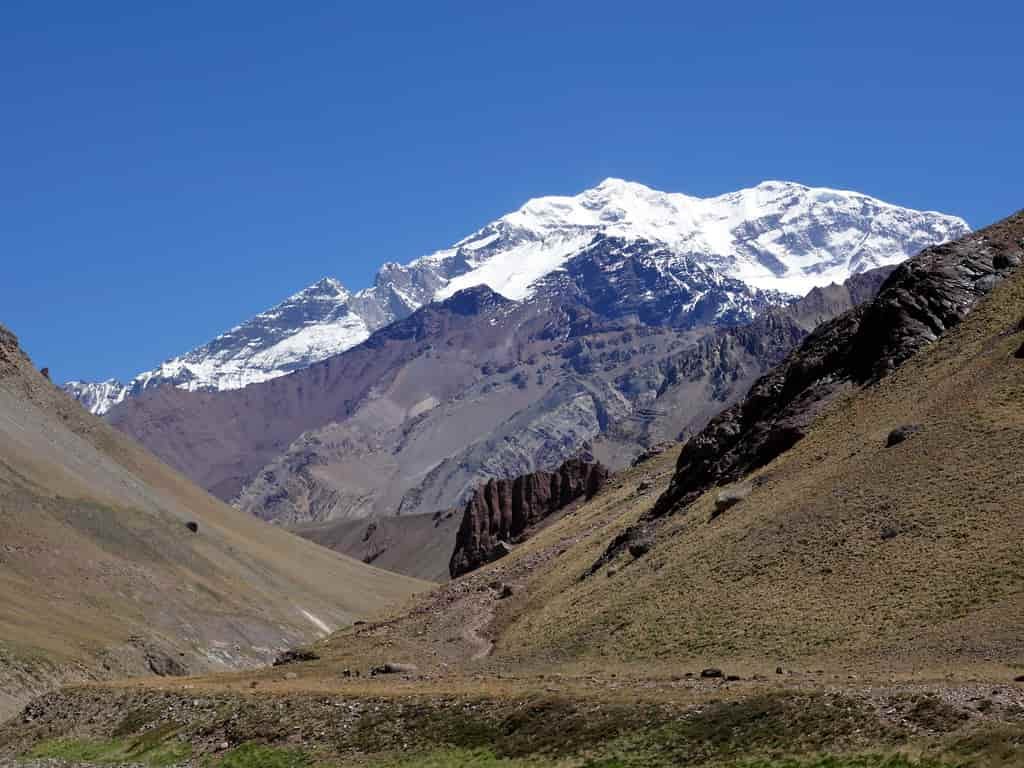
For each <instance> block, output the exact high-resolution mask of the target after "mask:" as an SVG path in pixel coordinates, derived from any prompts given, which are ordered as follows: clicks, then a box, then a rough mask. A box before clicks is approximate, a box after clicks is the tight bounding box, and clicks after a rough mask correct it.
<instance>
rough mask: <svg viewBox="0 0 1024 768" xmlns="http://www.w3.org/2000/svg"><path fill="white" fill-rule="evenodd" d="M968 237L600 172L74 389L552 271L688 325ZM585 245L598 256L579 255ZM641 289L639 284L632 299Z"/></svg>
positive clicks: (334, 340)
mask: <svg viewBox="0 0 1024 768" xmlns="http://www.w3.org/2000/svg"><path fill="white" fill-rule="evenodd" d="M968 231H969V229H968V226H967V224H966V223H965V222H964V221H963V220H962V219H959V218H957V217H954V216H948V215H945V214H941V213H935V212H920V211H914V210H910V209H907V208H901V207H898V206H894V205H890V204H888V203H884V202H882V201H880V200H877V199H875V198H872V197H868V196H866V195H863V194H859V193H856V192H845V191H837V190H831V189H824V188H812V187H807V186H804V185H801V184H795V183H791V182H779V181H768V182H764V183H762V184H759V185H758V186H756V187H753V188H750V189H744V190H740V191H738V192H732V193H728V194H725V195H720V196H718V197H711V198H698V197H691V196H688V195H683V194H677V193H666V192H660V191H657V190H653V189H651V188H649V187H646V186H644V185H642V184H637V183H633V182H627V181H622V180H619V179H606V180H605V181H604V182H602V183H601V184H600V185H598V186H597V187H595V188H593V189H590V190H587V191H585V192H583V193H581V194H579V195H576V196H572V197H560V196H553V197H541V198H536V199H533V200H530V201H529V202H527V203H526V204H525V205H524V206H523V207H522V208H520V209H519V210H517V211H515V212H513V213H510V214H507V215H505V216H503V217H501V218H500V219H498V220H496V221H494V222H492V223H490V224H488V225H487V226H485V227H483V228H482V229H480V230H478V231H477V232H475V233H473V234H472V235H470V236H469V237H466V238H465V239H463V240H461V241H459V242H458V243H456V244H455V245H453V246H452V247H450V248H447V249H444V250H441V251H437V252H436V253H433V254H431V255H428V256H424V257H422V258H419V259H417V260H415V261H413V262H411V263H409V264H408V265H405V266H402V265H399V264H394V263H388V264H385V265H384V266H383V267H382V268H381V269H380V271H379V272H378V274H377V277H376V279H375V282H374V285H373V286H372V287H370V288H367V289H364V290H361V291H359V292H357V293H350V292H349V291H348V290H347V289H346V288H344V286H342V285H341V284H340V283H339V282H338V281H336V280H334V279H331V278H325V279H323V280H321V281H320V282H318V283H315V284H314V285H312V286H310V287H308V288H306V289H304V290H302V291H300V292H298V293H296V294H295V295H293V296H291V297H289V298H288V299H286V300H285V301H284V302H282V303H281V304H279V305H278V306H276V307H274V308H272V309H270V310H267V311H266V312H263V313H261V314H259V315H257V316H256V317H254V318H252V319H251V320H248V321H246V322H244V323H242V324H240V325H238V326H236V327H235V328H233V329H231V330H230V331H228V332H227V333H224V334H222V335H220V336H218V337H217V338H216V339H214V340H213V341H211V342H209V343H208V344H205V345H203V346H201V347H199V348H197V349H195V350H192V351H191V352H188V353H187V354H185V355H182V356H179V357H175V358H172V359H170V360H167V361H166V362H164V363H162V364H161V365H160V366H158V367H157V368H155V369H153V370H151V371H147V372H145V373H142V374H140V375H139V376H137V377H136V378H135V379H133V380H132V381H131V382H130V383H128V384H127V385H122V384H120V383H119V382H116V381H113V380H111V381H106V382H102V383H96V384H93V383H88V382H79V381H75V382H70V383H69V384H67V385H66V387H65V388H66V390H67V391H68V392H69V393H70V394H71V395H72V396H74V397H75V398H76V399H78V400H79V401H80V402H82V404H83V405H84V406H85V407H87V408H88V409H89V410H91V411H92V412H94V413H105V412H106V411H108V410H109V409H110V408H111V407H113V406H114V405H116V404H117V403H119V402H121V401H122V400H124V398H125V397H127V396H133V395H137V394H139V393H140V392H142V391H144V390H147V389H152V388H154V387H156V386H160V385H163V384H172V385H174V386H177V387H179V388H182V389H187V390H211V391H222V390H230V389H239V388H242V387H245V386H247V385H249V384H253V383H257V382H261V381H267V380H269V379H273V378H276V377H279V376H283V375H285V374H288V373H291V372H292V371H295V370H299V369H301V368H305V367H307V366H309V365H311V364H313V363H316V362H319V361H322V360H325V359H327V358H330V357H332V356H334V355H337V354H339V353H341V352H343V351H345V350H347V349H350V348H352V347H354V346H356V345H358V344H360V343H361V342H363V341H364V340H366V339H367V338H368V337H369V336H370V334H371V333H373V332H374V331H375V330H378V329H380V328H382V327H384V326H386V325H389V324H390V323H393V322H395V321H396V320H400V319H403V318H405V317H408V316H409V315H410V314H412V312H414V311H415V310H416V309H418V308H420V307H422V306H423V305H425V304H428V303H430V302H431V301H435V300H439V299H445V298H447V297H450V296H452V295H454V294H455V293H457V292H458V291H460V290H462V289H465V288H469V287H473V286H476V285H487V286H488V287H490V288H491V289H492V290H494V291H495V292H497V293H499V294H501V295H502V296H505V297H506V298H509V299H512V300H514V301H519V300H523V299H525V298H527V297H530V296H532V295H534V294H535V292H536V291H537V290H538V288H539V287H540V286H541V285H542V284H544V283H545V282H547V283H550V282H551V281H552V280H558V281H565V280H569V281H576V282H577V283H578V282H580V281H583V280H590V279H599V280H600V281H603V283H604V287H605V290H603V292H596V291H595V290H592V289H591V288H588V293H589V294H590V295H591V301H596V302H599V303H602V304H604V305H608V306H611V305H617V306H618V311H619V312H621V313H626V312H628V311H629V309H630V307H631V306H633V305H635V304H637V303H644V304H645V305H646V306H647V307H649V308H651V307H654V309H653V310H652V311H658V312H661V311H663V309H662V308H658V307H657V305H656V304H652V303H651V302H650V301H649V299H650V298H651V296H652V295H653V294H655V293H657V292H659V291H663V290H665V289H666V288H668V289H670V291H669V292H670V293H672V294H673V295H674V296H675V297H676V298H675V299H673V302H674V305H673V307H671V310H672V311H673V312H675V313H676V314H677V315H680V314H682V315H686V317H687V318H688V320H687V321H686V322H689V323H691V324H692V323H696V322H702V323H705V322H714V323H719V324H730V323H734V322H742V321H745V320H749V319H751V318H752V317H753V316H754V315H756V314H757V313H758V312H759V311H761V310H763V308H765V307H767V306H771V305H773V304H779V303H782V302H784V301H786V300H787V299H788V298H790V297H795V296H798V295H803V294H804V293H806V292H807V291H809V290H810V289H811V288H813V287H815V286H824V285H828V284H830V283H832V282H836V283H842V282H843V281H844V280H845V279H846V278H848V277H849V276H850V275H853V274H858V273H860V272H863V271H865V270H868V269H871V268H873V267H878V266H884V265H889V264H895V263H898V262H901V261H903V260H904V259H906V258H908V257H909V256H911V255H913V254H914V253H916V252H917V251H919V250H921V249H922V248H924V247H926V246H928V245H932V244H935V243H941V242H945V241H948V240H951V239H954V238H957V237H960V236H962V235H963V234H965V233H966V232H968ZM587 253H589V254H592V256H593V258H580V257H581V256H583V255H585V254H587ZM623 255H629V256H632V257H634V258H632V259H629V260H628V261H629V263H630V265H631V266H630V270H629V272H630V274H629V275H622V274H619V265H620V264H621V263H625V262H626V261H627V260H625V259H622V258H621V256H623ZM636 265H639V268H637V267H636ZM638 276H639V278H641V279H633V278H637V277H638ZM623 278H629V279H623ZM634 287H639V288H641V289H642V291H643V292H644V294H643V295H630V294H629V293H628V291H629V290H630V289H631V288H634ZM684 298H685V300H683V299H684ZM680 302H682V303H680ZM686 322H683V321H682V320H681V319H680V322H678V323H676V322H674V323H673V324H683V325H685V324H686Z"/></svg>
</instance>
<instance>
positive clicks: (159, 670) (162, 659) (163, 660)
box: [146, 652, 188, 677]
mask: <svg viewBox="0 0 1024 768" xmlns="http://www.w3.org/2000/svg"><path fill="white" fill-rule="evenodd" d="M146 666H147V667H149V671H150V672H152V673H153V674H154V675H156V676H157V677H184V676H185V675H187V674H188V670H187V669H185V666H184V665H183V664H182V663H181V662H179V661H178V660H177V659H172V658H171V657H170V656H165V655H164V654H162V653H152V652H148V653H146Z"/></svg>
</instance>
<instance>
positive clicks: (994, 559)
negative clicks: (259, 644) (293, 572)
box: [328, 213, 1024, 692]
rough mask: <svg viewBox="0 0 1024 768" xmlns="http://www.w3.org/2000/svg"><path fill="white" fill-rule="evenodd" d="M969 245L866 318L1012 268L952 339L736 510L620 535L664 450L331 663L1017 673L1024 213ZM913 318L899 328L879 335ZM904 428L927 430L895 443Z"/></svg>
mask: <svg viewBox="0 0 1024 768" xmlns="http://www.w3.org/2000/svg"><path fill="white" fill-rule="evenodd" d="M952 254H954V255H951V252H950V251H948V250H944V249H933V250H931V251H926V252H925V253H923V254H922V255H921V256H919V257H917V258H916V259H915V260H914V262H913V263H912V264H911V265H909V266H908V268H907V272H910V273H914V274H916V275H917V278H916V279H914V280H912V281H907V280H906V278H905V276H904V275H905V274H906V273H904V275H901V274H900V273H899V272H898V273H896V274H895V275H893V277H892V278H891V279H890V282H889V286H890V289H889V290H888V291H883V292H882V294H880V296H879V297H878V298H877V299H875V300H874V301H873V302H871V303H870V304H869V305H867V306H866V307H865V308H863V309H861V310H854V311H853V312H852V313H851V314H854V315H858V316H868V315H872V314H874V313H876V312H881V313H883V316H888V317H890V318H891V317H892V316H891V315H888V314H887V310H886V307H887V306H891V302H892V300H893V295H894V293H898V294H899V295H901V296H902V297H903V298H904V299H910V300H911V301H910V302H902V306H904V307H906V306H918V307H920V306H924V305H925V304H926V303H927V298H928V297H929V296H931V295H933V293H932V291H933V289H934V287H935V285H936V282H935V280H937V281H938V283H940V284H943V283H946V279H947V278H948V277H949V276H950V275H951V274H956V273H958V272H960V270H958V269H956V268H953V269H952V270H951V269H950V265H951V261H952V260H955V261H956V263H959V264H972V265H974V267H977V266H978V265H980V264H983V263H985V262H986V261H987V262H988V263H990V264H992V263H997V264H1004V265H1005V268H1003V269H1001V270H998V271H992V270H990V272H989V274H990V275H992V276H993V279H992V280H988V281H986V283H987V288H984V289H983V295H980V296H977V297H976V300H974V301H971V302H969V303H967V304H965V305H961V307H962V309H963V312H962V313H961V314H960V316H959V318H958V320H957V322H951V323H949V324H947V327H946V330H945V331H944V332H942V333H941V334H940V335H939V337H938V339H937V340H934V341H931V342H930V343H926V344H925V345H924V346H922V345H921V344H919V343H918V339H915V338H907V339H906V344H904V343H903V342H901V343H899V344H898V345H897V347H895V348H894V347H891V346H889V345H888V344H885V343H882V344H878V343H876V344H875V346H874V350H875V353H874V356H873V358H872V359H871V360H870V362H872V363H874V364H876V365H877V364H880V363H884V361H886V360H895V361H897V368H896V369H895V371H890V372H888V373H883V375H882V378H880V379H879V380H877V381H875V380H873V379H870V380H868V381H867V383H865V384H851V385H849V386H847V387H846V388H845V389H844V390H843V391H842V392H840V393H838V394H837V395H836V396H835V397H833V398H832V399H831V401H830V402H828V403H827V404H826V405H825V406H824V407H823V408H822V407H818V406H815V409H814V411H813V413H814V414H816V415H814V416H813V417H812V418H809V419H808V420H807V422H806V424H805V426H804V430H805V435H804V437H803V438H802V439H801V440H799V441H798V442H796V443H795V445H793V446H792V447H791V448H789V450H785V451H782V452H781V453H778V454H777V455H776V456H775V457H774V458H772V459H771V460H769V461H768V462H767V463H765V464H764V465H763V466H761V467H758V468H756V469H754V470H753V472H752V473H750V474H744V473H741V474H739V475H737V476H734V477H731V478H730V480H733V481H735V480H743V481H745V485H746V486H747V487H746V489H745V491H744V492H743V493H739V494H736V495H734V496H733V497H732V498H733V501H732V503H731V504H724V505H723V504H720V503H719V489H715V488H707V489H706V490H704V491H703V492H700V490H699V489H698V492H697V494H696V495H694V496H692V497H687V498H685V499H683V500H682V501H681V502H680V506H677V507H674V508H673V509H674V511H673V513H672V514H662V515H660V516H658V517H657V519H656V521H654V524H651V525H648V526H647V527H646V528H645V529H644V533H645V538H643V539H639V538H631V539H630V540H631V541H632V542H633V543H634V544H636V545H637V546H634V547H631V548H630V549H629V550H628V551H627V550H626V549H624V548H621V549H620V548H618V547H616V546H615V542H616V541H618V540H620V539H621V537H622V535H623V534H624V533H626V532H628V531H630V530H635V528H636V524H637V522H638V521H645V520H646V521H647V522H648V523H650V522H652V521H651V517H650V514H649V513H650V511H651V509H652V507H653V506H654V503H655V501H656V499H657V497H658V493H659V490H660V489H663V488H665V485H666V484H667V483H668V482H669V481H670V480H673V476H674V475H676V470H675V468H674V467H673V465H672V458H673V457H672V456H670V455H668V454H665V455H662V456H659V457H656V458H654V459H652V460H651V461H650V462H647V463H644V464H641V465H639V466H637V467H635V468H633V469H631V470H629V471H628V472H626V473H623V474H620V475H619V476H617V477H614V478H612V481H611V483H610V484H609V485H608V486H607V487H606V489H605V490H604V491H603V492H602V493H601V494H599V495H598V496H597V497H595V498H594V499H593V500H592V501H590V502H588V503H586V504H583V505H582V506H580V507H579V508H578V509H576V510H574V512H573V514H572V515H571V516H569V517H566V518H563V519H561V520H558V521H556V522H554V523H553V524H551V525H550V526H547V527H545V528H543V529H542V530H540V531H538V532H537V533H536V534H535V535H534V536H533V537H531V538H530V539H528V540H526V541H525V542H523V543H522V544H521V545H520V546H518V547H516V548H515V549H514V550H513V551H512V552H511V553H510V554H508V555H507V556H505V557H504V558H502V559H501V560H499V561H497V562H495V563H492V564H490V565H487V566H485V567H483V568H481V569H480V570H479V571H477V572H474V573H471V574H468V575H467V576H465V577H462V578H460V579H456V580H455V581H453V582H451V583H450V584H448V585H445V586H443V587H439V588H437V589H435V590H434V591H433V592H431V593H430V594H429V595H426V596H424V597H423V598H422V599H421V600H419V601H418V602H417V604H416V606H415V607H414V608H413V609H412V610H409V611H406V612H402V613H400V614H397V615H396V616H395V617H393V619H392V620H391V621H389V622H387V623H386V624H380V625H375V626H371V627H366V628H356V629H354V630H350V631H343V632H341V633H339V634H338V635H336V636H335V637H333V638H332V639H331V640H330V641H329V644H328V647H329V649H330V654H331V656H330V658H331V663H332V664H333V663H337V664H339V665H346V666H347V665H358V664H360V663H365V661H366V660H367V659H372V658H374V657H375V655H376V656H379V654H380V650H379V645H378V644H379V643H380V642H381V640H382V639H383V638H386V639H387V641H388V642H389V646H388V649H389V651H388V652H389V654H390V655H391V657H392V658H397V659H398V660H401V661H411V662H413V663H416V664H419V665H421V669H422V670H424V671H425V672H426V673H428V674H429V673H430V672H432V671H433V670H435V669H444V666H443V665H444V664H452V665H459V669H460V670H461V671H462V672H463V673H465V674H466V675H470V676H472V675H478V674H481V673H492V674H504V673H513V674H518V675H522V676H529V674H531V673H545V674H546V673H548V672H553V673H557V674H553V675H551V676H552V677H559V676H561V675H578V676H579V679H580V680H589V679H591V678H592V676H599V675H607V674H608V672H609V670H611V671H614V672H618V673H619V675H620V676H622V675H623V673H625V674H626V675H627V676H628V675H639V676H640V677H641V678H642V679H643V680H647V679H649V678H655V679H659V678H660V679H666V678H670V679H672V680H680V679H681V678H680V674H681V672H682V671H684V670H693V669H695V668H696V669H701V668H704V667H710V666H720V667H722V668H726V669H729V670H734V671H736V672H737V673H739V674H741V675H743V676H744V677H747V676H749V675H751V674H752V673H754V672H760V673H761V674H763V673H764V672H766V671H770V670H772V669H774V668H776V667H777V666H780V667H783V668H784V669H786V670H801V671H803V670H819V671H818V672H813V671H812V672H801V674H803V675H806V676H809V677H811V678H812V679H815V680H817V681H818V683H819V684H826V683H828V684H834V681H835V680H837V679H838V680H847V679H848V678H849V677H850V676H854V678H855V680H860V679H861V678H862V677H866V678H869V679H875V680H880V679H881V680H894V679H896V678H897V676H898V677H899V678H901V679H902V678H904V677H910V678H924V679H929V680H942V679H949V678H952V679H954V680H970V679H989V680H992V679H996V680H1003V681H1009V680H1011V679H1013V677H1015V676H1017V675H1019V663H1020V658H1021V653H1024V644H1022V640H1021V638H1022V637H1024V599H1022V598H1024V563H1022V559H1021V550H1020V546H1019V536H1018V532H1019V530H1020V528H1021V525H1024V502H1022V498H1024V475H1022V474H1021V472H1020V471H1019V467H1020V466H1021V463H1022V461H1024V412H1022V410H1021V407H1020V404H1021V398H1022V396H1024V357H1022V356H1021V355H1020V354H1019V352H1018V350H1020V349H1021V348H1022V346H1024V317H1022V312H1024V309H1022V308H1024V270H1022V269H1020V268H1018V267H1016V266H1014V263H1017V264H1019V263H1020V261H1019V260H1020V259H1022V258H1024V213H1022V214H1018V215H1017V216H1015V217H1011V218H1010V219H1008V220H1006V221H1004V222H1001V223H1000V224H999V225H996V226H994V227H992V228H989V229H987V230H983V231H981V232H979V233H977V235H974V236H971V237H970V238H966V239H964V240H962V241H960V242H959V243H957V244H955V246H954V247H953V249H952ZM970 271H971V272H973V271H974V268H973V267H972V268H971V270H970ZM979 271H980V270H979ZM982 279H984V278H982ZM976 285H977V283H976V282H974V281H972V282H971V283H970V285H969V286H968V285H964V284H962V283H961V284H959V285H958V287H957V290H965V291H968V292H971V293H973V291H974V287H975V286H976ZM915 299H916V301H915ZM840 324H842V323H840ZM901 327H906V326H905V325H904V323H903V322H902V321H899V320H888V321H886V322H885V323H884V324H883V325H882V326H881V327H880V328H876V330H883V329H884V330H885V331H886V333H887V334H888V336H883V337H875V338H876V342H877V340H878V338H883V339H884V338H886V337H888V338H897V337H899V336H900V335H901V334H900V328H901ZM815 343H816V342H815V340H814V339H811V340H809V341H808V342H806V343H805V345H804V346H803V347H802V348H801V349H800V350H799V351H798V352H796V353H794V355H793V356H792V357H791V358H790V359H789V360H788V361H787V364H786V366H784V368H783V369H784V370H785V368H786V367H792V366H793V365H798V364H799V362H798V361H799V360H800V359H802V356H805V355H806V353H807V350H808V349H809V348H811V347H813V346H814V345H815ZM894 351H895V352H896V354H895V356H893V352H894ZM861 361H862V362H869V361H868V359H867V358H862V359H861ZM884 367H885V366H883V369H884ZM794 402H796V401H794ZM805 402H811V401H805ZM905 425H914V426H915V427H916V430H917V431H916V432H912V434H911V435H910V436H909V437H908V438H907V439H905V440H903V441H902V442H894V441H893V440H891V439H890V438H889V436H890V433H891V432H892V430H894V429H897V428H899V427H902V426H905ZM686 472H687V465H686V463H685V461H681V462H680V463H679V474H680V475H684V474H685V473H686ZM684 479H685V478H684V477H682V476H677V477H675V478H674V485H675V486H678V485H679V483H680V482H681V481H682V480H684ZM608 553H611V555H612V556H611V557H610V558H608V557H605V555H607V554H608ZM595 563H597V564H598V568H597V569H596V570H595V569H593V567H592V566H593V565H594V564H595ZM491 585H498V587H500V588H494V587H493V586H491ZM504 585H507V586H509V588H510V589H509V590H508V591H507V592H506V590H504ZM508 593H511V596H508ZM503 594H504V595H505V597H502V595H503ZM466 628H469V629H468V630H467V629H466ZM513 671H514V672H513ZM612 677H614V675H612ZM603 684H606V685H607V684H609V682H608V680H607V679H605V681H604V683H603ZM852 685H855V686H856V685H859V683H858V682H854V683H853V684H852ZM989 688H991V686H989ZM677 690H678V689H676V688H673V691H674V692H676V691H677ZM719 690H720V691H721V692H724V691H725V689H719ZM631 692H632V690H631Z"/></svg>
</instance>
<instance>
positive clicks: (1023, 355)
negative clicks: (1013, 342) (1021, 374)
mask: <svg viewBox="0 0 1024 768" xmlns="http://www.w3.org/2000/svg"><path fill="white" fill-rule="evenodd" d="M1013 356H1014V357H1016V358H1017V359H1018V360H1024V343H1021V345H1020V346H1019V347H1017V351H1016V352H1014V353H1013Z"/></svg>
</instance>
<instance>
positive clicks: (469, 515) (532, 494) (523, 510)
mask: <svg viewBox="0 0 1024 768" xmlns="http://www.w3.org/2000/svg"><path fill="white" fill-rule="evenodd" d="M607 478H608V470H607V469H606V468H605V467H604V466H603V465H602V464H600V463H597V462H589V461H585V460H583V459H580V458H573V459H569V460H568V461H566V462H565V463H563V464H562V465H561V466H560V467H558V469H556V470H554V471H553V472H532V473H530V474H528V475H520V476H519V477H516V478H514V479H511V480H489V481H488V482H487V483H485V484H484V485H482V486H480V487H479V488H477V490H476V492H475V493H474V494H473V496H472V497H471V498H470V500H469V502H468V503H467V504H466V508H465V511H464V512H463V515H462V523H461V525H460V526H459V532H458V536H457V538H456V542H455V552H454V553H453V554H452V559H451V563H450V565H449V571H450V572H451V575H452V578H455V577H456V576H461V575H462V574H464V573H468V572H469V571H472V570H474V569H476V568H479V567H480V566H481V565H485V564H486V563H489V562H491V561H492V560H496V559H498V558H499V557H501V555H502V554H503V552H504V551H507V550H506V545H507V544H509V543H514V542H515V541H517V540H519V538H520V537H521V536H522V535H523V533H524V532H526V530H527V529H528V528H531V527H532V526H534V525H537V523H539V522H541V521H542V520H544V519H545V518H547V517H548V516H550V515H552V514H554V513H555V512H557V511H559V510H561V509H564V508H565V507H566V506H568V505H569V504H571V503H572V502H574V501H576V500H577V499H579V498H584V497H585V498H588V499H589V498H591V497H593V496H594V495H595V494H597V493H598V492H599V491H600V490H601V488H602V487H603V486H604V483H605V481H606V480H607Z"/></svg>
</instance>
